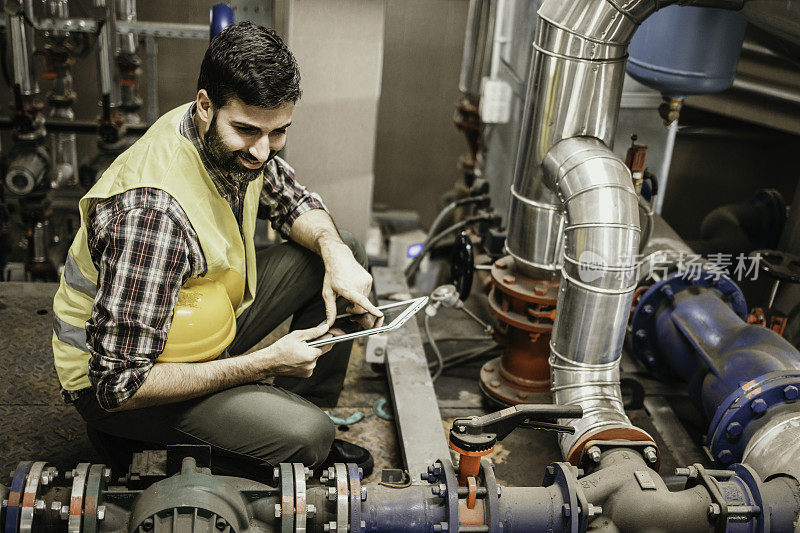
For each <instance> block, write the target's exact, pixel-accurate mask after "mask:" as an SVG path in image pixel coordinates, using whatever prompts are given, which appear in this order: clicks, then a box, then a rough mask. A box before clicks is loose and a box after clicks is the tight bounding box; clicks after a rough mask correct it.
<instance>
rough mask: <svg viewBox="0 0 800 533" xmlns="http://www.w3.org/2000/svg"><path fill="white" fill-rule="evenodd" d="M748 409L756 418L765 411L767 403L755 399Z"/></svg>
mask: <svg viewBox="0 0 800 533" xmlns="http://www.w3.org/2000/svg"><path fill="white" fill-rule="evenodd" d="M750 409H752V410H753V412H754V413H755V414H756V416H761V415H763V414H764V413H765V412H766V410H767V402H765V401H764V400H762V399H761V398H757V399H755V400H753V401H752V402H751V403H750Z"/></svg>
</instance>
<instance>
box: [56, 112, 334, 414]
mask: <svg viewBox="0 0 800 533" xmlns="http://www.w3.org/2000/svg"><path fill="white" fill-rule="evenodd" d="M193 115H194V105H193V106H192V107H191V108H190V109H189V110H188V112H187V113H186V115H185V116H184V117H183V120H182V121H181V124H180V131H181V133H182V134H183V135H184V136H185V137H186V138H188V139H189V140H190V141H192V144H194V146H195V148H196V149H197V151H198V153H199V154H200V157H201V159H202V161H203V164H204V166H205V168H206V170H207V171H208V173H209V174H210V176H211V178H212V180H213V181H214V184H215V185H216V187H217V190H218V191H219V194H220V195H221V196H222V197H223V198H224V199H225V200H227V202H228V203H229V204H230V206H231V210H232V211H233V213H234V215H235V216H236V218H237V220H238V221H239V224H240V226H241V221H242V209H243V205H244V197H245V193H246V191H247V184H246V183H242V184H239V183H237V182H235V181H232V180H229V179H228V178H227V177H226V176H225V175H224V174H223V173H222V172H221V171H220V170H219V169H218V168H216V167H215V166H214V164H213V163H212V162H211V161H210V160H209V159H208V156H207V153H206V151H205V149H204V147H203V143H202V141H201V138H200V135H199V133H198V131H197V128H196V127H195V124H194V120H193ZM263 176H264V186H263V188H262V191H261V197H260V203H259V209H258V217H259V218H266V219H269V220H270V222H271V224H272V227H273V228H275V230H276V231H278V232H279V233H280V234H281V235H282V236H283V237H284V238H288V236H289V232H290V230H291V227H292V224H293V223H294V221H295V220H296V219H297V217H299V216H300V215H301V214H303V213H305V212H306V211H309V210H311V209H325V206H324V204H323V203H322V200H321V199H320V198H319V196H317V195H316V194H314V193H310V192H309V191H308V190H307V189H306V188H305V187H303V186H302V185H300V184H298V183H297V182H295V180H294V170H293V169H292V168H291V167H290V166H289V165H288V164H287V163H286V162H285V161H283V160H282V159H280V158H279V157H275V158H274V159H273V160H271V161H270V162H269V163H267V165H266V167H265V172H264V174H263ZM87 237H88V244H89V251H90V253H91V256H92V261H93V262H94V264H95V266H96V267H97V270H98V272H99V276H98V280H97V295H96V297H95V301H94V307H93V308H92V314H91V318H90V319H89V321H88V322H87V323H86V341H87V347H88V349H89V352H90V354H91V357H90V360H89V380H90V381H91V382H92V385H93V386H94V389H95V393H96V395H97V400H98V403H99V404H100V406H101V407H103V408H104V409H113V408H115V407H118V406H119V405H120V404H122V403H123V402H124V401H125V400H127V399H128V398H130V397H131V396H132V395H133V394H134V393H135V392H136V391H137V390H138V389H139V387H140V386H141V385H142V383H143V382H144V380H145V378H146V377H147V374H148V372H149V371H150V368H152V366H153V364H154V363H155V360H156V359H157V358H158V355H159V354H160V353H161V352H162V351H163V350H164V345H165V344H166V342H167V335H168V333H169V328H170V324H171V322H172V311H173V308H174V306H175V302H177V300H178V293H179V292H180V289H181V286H182V285H183V283H184V282H185V281H186V280H187V279H188V278H190V277H198V276H202V275H204V274H205V272H206V268H207V267H206V260H205V257H204V255H203V251H202V249H201V248H200V242H199V239H198V237H197V234H196V233H195V231H194V229H193V228H192V225H191V223H190V222H189V219H188V218H187V216H186V214H185V213H184V211H183V209H181V207H180V205H179V204H178V202H177V201H176V200H175V199H174V198H173V197H172V196H170V195H169V194H167V193H166V192H164V191H162V190H160V189H152V188H138V189H131V190H129V191H126V192H124V193H122V194H119V195H117V196H114V197H112V198H109V199H107V200H104V201H102V202H100V203H98V204H97V205H96V206H95V207H94V209H93V210H92V212H91V213H90V215H89V219H88V222H87ZM90 390H92V389H91V388H87V389H82V390H79V391H65V390H63V389H62V396H63V397H64V400H65V401H66V402H67V403H71V402H73V401H74V400H75V399H76V398H77V397H78V396H80V395H81V394H84V393H85V392H87V391H90Z"/></svg>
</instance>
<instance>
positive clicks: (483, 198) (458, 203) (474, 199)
mask: <svg viewBox="0 0 800 533" xmlns="http://www.w3.org/2000/svg"><path fill="white" fill-rule="evenodd" d="M488 201H489V196H488V195H486V194H483V195H480V196H470V197H467V198H460V199H458V200H455V201H453V202H450V203H449V204H447V205H446V206H444V207H443V208H442V210H441V211H439V214H438V215H436V218H435V219H434V221H433V224H431V228H430V229H429V230H428V235H427V236H426V237H425V239H426V240H427V239H430V237H431V235H433V234H434V233H436V231H437V230H438V229H439V226H440V225H441V224H442V221H443V220H444V219H445V217H446V216H447V215H449V214H450V213H452V212H453V211H454V210H455V209H456V208H458V207H462V206H465V205H469V204H472V203H484V202H487V205H484V206H483V207H487V206H488Z"/></svg>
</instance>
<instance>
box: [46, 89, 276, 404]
mask: <svg viewBox="0 0 800 533" xmlns="http://www.w3.org/2000/svg"><path fill="white" fill-rule="evenodd" d="M189 105H191V104H187V105H183V106H180V107H178V108H177V109H173V110H172V111H170V112H169V113H167V114H165V115H164V116H162V117H161V118H160V119H159V120H158V121H157V122H156V123H155V124H153V126H151V127H150V129H148V130H147V132H146V133H145V134H144V136H142V138H141V139H139V140H138V141H136V143H134V144H133V146H131V147H130V148H129V149H128V150H126V151H125V152H124V153H122V154H121V155H120V156H119V157H117V159H115V160H114V162H113V163H112V164H111V166H110V167H109V168H108V170H106V171H105V172H104V173H103V175H102V177H101V178H100V179H99V180H98V182H97V183H96V184H95V185H94V186H93V187H92V188H91V189H90V190H89V192H88V193H86V195H85V196H84V197H83V198H81V200H80V202H79V204H78V205H79V209H80V216H81V227H80V230H78V233H77V235H76V236H75V240H74V241H73V242H72V246H71V247H70V249H69V253H68V254H67V259H66V262H65V264H64V273H63V275H62V276H61V284H60V286H59V288H58V292H56V296H55V299H54V301H53V311H54V314H55V317H54V328H53V355H54V357H55V366H56V372H57V374H58V379H59V381H60V382H61V386H62V387H64V389H66V390H69V391H74V390H80V389H83V388H86V387H90V386H91V383H90V382H89V378H88V375H87V374H88V361H89V352H88V349H87V347H86V330H85V329H84V328H85V324H86V321H87V320H89V317H90V315H91V312H92V305H93V303H94V298H95V295H96V294H97V276H98V272H97V269H96V268H95V265H94V264H93V262H92V258H91V255H90V253H89V247H88V245H87V234H86V223H87V219H88V215H89V212H90V211H91V209H92V208H93V206H95V205H96V204H97V203H98V202H100V201H102V200H105V199H107V198H111V197H112V196H115V195H117V194H121V193H123V192H125V191H128V190H131V189H135V188H139V187H151V188H156V189H161V190H163V191H165V192H167V193H169V194H170V195H171V196H172V197H173V198H175V200H177V202H178V204H180V206H181V208H182V209H183V211H184V212H185V213H186V216H187V217H188V218H189V221H190V222H191V224H192V227H193V228H194V230H195V232H196V233H197V236H198V238H199V240H200V247H201V248H202V250H203V255H204V256H205V259H206V264H207V265H208V272H207V273H206V275H205V276H203V277H202V278H198V279H190V280H188V281H187V282H186V283H185V284H184V286H183V287H182V288H181V292H180V294H179V296H178V302H177V304H176V306H175V311H174V314H173V319H172V325H171V327H170V332H169V335H168V337H167V343H166V347H165V348H164V351H163V352H162V353H161V355H159V357H158V361H159V362H178V361H182V362H185V361H207V360H210V359H214V358H215V357H217V356H219V355H220V354H221V353H222V352H223V351H224V350H225V348H226V347H227V346H228V345H229V344H230V343H231V341H232V340H233V337H234V335H235V333H236V319H235V317H236V316H238V315H239V314H240V313H241V312H242V311H243V310H244V309H246V308H247V307H248V306H249V305H250V304H251V303H252V302H253V295H254V294H255V287H256V275H257V270H256V262H255V247H254V246H253V234H254V232H255V223H256V212H257V210H258V200H259V195H260V193H261V187H262V185H263V180H261V179H255V180H253V181H252V182H251V183H250V185H248V187H247V193H246V195H245V202H244V213H243V218H242V228H241V233H240V230H239V224H238V223H237V220H236V217H235V216H234V214H233V212H232V211H231V208H230V205H229V204H228V202H227V201H226V200H225V199H224V198H222V197H221V196H220V195H219V193H218V191H217V188H216V186H215V185H214V182H213V181H212V179H211V176H210V175H209V174H208V172H206V169H205V167H204V166H203V162H202V160H201V159H200V155H199V154H198V152H197V150H196V149H195V147H194V145H193V144H192V142H191V141H190V140H188V139H187V138H185V137H184V136H183V135H182V134H181V133H180V131H179V125H180V122H181V119H182V118H183V116H184V114H185V113H186V111H187V109H188V108H189ZM242 235H244V242H242ZM245 280H246V283H245Z"/></svg>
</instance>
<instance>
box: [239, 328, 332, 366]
mask: <svg viewBox="0 0 800 533" xmlns="http://www.w3.org/2000/svg"><path fill="white" fill-rule="evenodd" d="M327 331H328V325H327V324H326V323H325V322H323V323H322V324H320V325H319V326H317V327H315V328H311V329H298V330H295V331H292V332H290V333H288V334H287V335H284V336H283V337H281V338H280V339H278V340H277V341H275V342H274V343H272V344H270V345H269V346H268V347H266V348H264V349H263V350H259V351H257V352H253V353H252V354H251V356H252V357H253V358H254V359H256V360H258V361H259V363H261V366H262V368H263V369H264V371H265V377H266V376H272V375H278V374H280V375H284V376H297V377H301V378H307V377H309V376H311V374H312V373H313V372H314V367H315V366H316V365H317V359H318V358H319V357H320V356H321V355H322V354H324V353H326V352H327V351H328V350H330V349H331V347H332V346H333V345H332V344H326V345H323V346H318V347H316V346H315V347H312V346H309V345H308V344H306V341H310V340H312V339H316V338H319V337H321V336H322V335H324V334H325V333H326V332H327Z"/></svg>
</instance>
